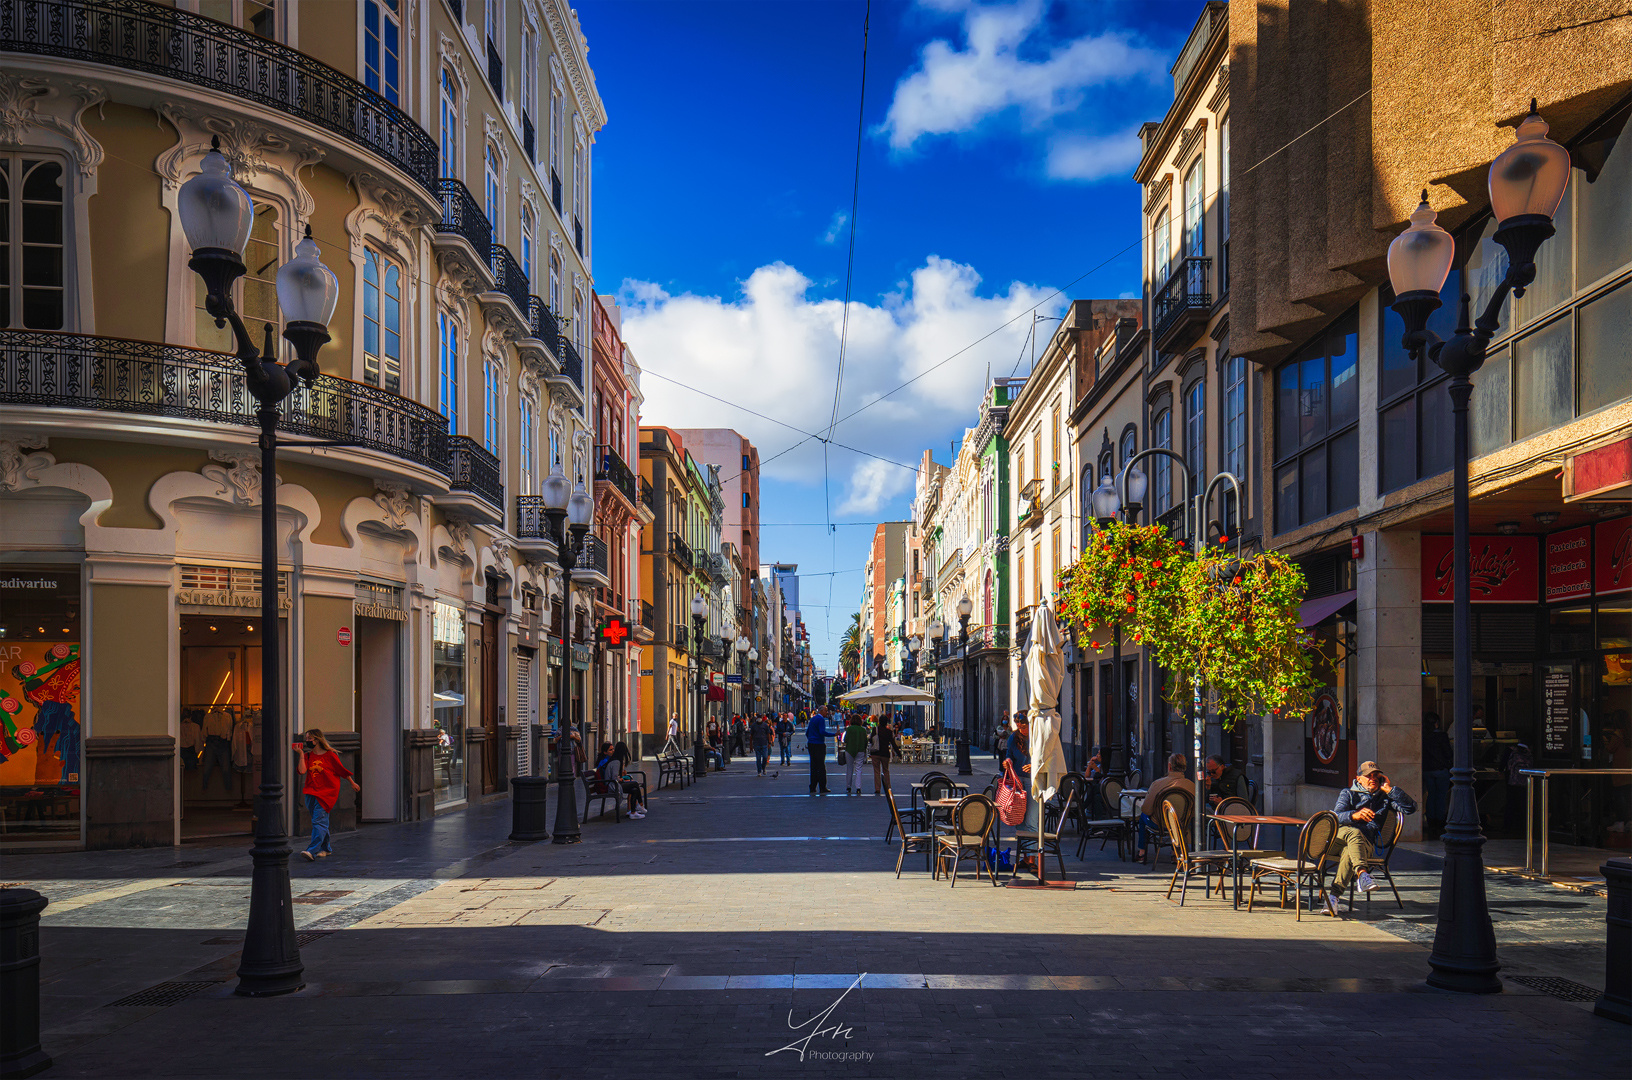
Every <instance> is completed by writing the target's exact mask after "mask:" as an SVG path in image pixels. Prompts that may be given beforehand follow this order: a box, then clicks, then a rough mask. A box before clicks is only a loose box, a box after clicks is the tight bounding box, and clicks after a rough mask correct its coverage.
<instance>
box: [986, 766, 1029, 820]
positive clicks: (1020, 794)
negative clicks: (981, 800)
mask: <svg viewBox="0 0 1632 1080" xmlns="http://www.w3.org/2000/svg"><path fill="white" fill-rule="evenodd" d="M992 801H993V802H995V803H997V816H998V818H999V819H1000V820H1001V821H1002V822H1003V824H1005V825H1019V824H1021V823H1022V822H1024V821H1025V820H1026V789H1025V788H1024V787H1023V786H1021V784H1020V778H1019V777H1018V776H1016V775H1015V772H1014V765H1013V764H1012V763H1010V762H1008V761H1005V762H1004V763H1003V779H1002V780H1001V781H1000V782H999V783H998V785H997V795H996V797H995V798H994V799H993V800H992Z"/></svg>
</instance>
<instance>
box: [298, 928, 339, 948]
mask: <svg viewBox="0 0 1632 1080" xmlns="http://www.w3.org/2000/svg"><path fill="white" fill-rule="evenodd" d="M332 933H334V931H333V930H306V931H304V932H302V933H299V934H296V935H295V948H297V949H304V948H305V947H306V946H308V945H310V944H311V943H312V942H314V941H316V940H317V939H318V938H326V937H328V936H329V935H330V934H332Z"/></svg>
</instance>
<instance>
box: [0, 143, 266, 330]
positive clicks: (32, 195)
mask: <svg viewBox="0 0 1632 1080" xmlns="http://www.w3.org/2000/svg"><path fill="white" fill-rule="evenodd" d="M62 185H63V171H62V163H61V162H59V161H53V160H51V159H49V158H39V157H32V156H28V157H25V156H23V155H21V154H0V275H3V276H0V326H14V327H20V328H22V329H25V330H61V329H62V328H63V320H64V318H65V317H66V313H67V303H66V298H65V293H64V285H65V278H64V273H63V267H64V261H63V255H64V250H63V249H64V243H63V225H64V221H65V218H64V215H63V206H62V202H63V194H62ZM259 223H260V218H259V216H258V215H257V217H256V227H257V229H259ZM254 245H255V241H254V240H251V241H250V246H251V247H253V246H254ZM195 276H196V275H195ZM198 290H199V291H198V305H199V324H200V325H201V326H202V325H208V326H209V328H210V330H211V331H212V332H213V331H214V330H215V320H214V319H209V318H208V316H205V315H204V314H203V307H204V291H203V285H202V283H200V285H199V286H198ZM206 320H207V322H206ZM226 334H227V344H226V345H224V346H222V345H209V346H205V347H207V348H227V349H230V348H231V347H232V345H231V340H232V333H231V331H230V330H228V331H226Z"/></svg>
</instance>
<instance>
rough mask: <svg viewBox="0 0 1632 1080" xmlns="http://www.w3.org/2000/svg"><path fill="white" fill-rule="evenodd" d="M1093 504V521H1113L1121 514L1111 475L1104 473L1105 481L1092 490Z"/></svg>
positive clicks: (1119, 498) (1120, 506)
mask: <svg viewBox="0 0 1632 1080" xmlns="http://www.w3.org/2000/svg"><path fill="white" fill-rule="evenodd" d="M1089 498H1090V499H1092V501H1093V504H1094V519H1095V520H1096V521H1101V522H1107V521H1113V520H1115V518H1116V515H1117V514H1119V513H1121V512H1122V499H1121V497H1120V496H1118V495H1117V493H1116V487H1115V485H1113V484H1112V483H1111V474H1110V473H1106V474H1105V479H1103V480H1101V481H1100V483H1099V486H1098V487H1097V488H1095V489H1094V492H1093V494H1092V495H1091V496H1089Z"/></svg>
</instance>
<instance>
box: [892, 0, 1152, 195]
mask: <svg viewBox="0 0 1632 1080" xmlns="http://www.w3.org/2000/svg"><path fill="white" fill-rule="evenodd" d="M931 6H934V7H936V8H937V9H939V10H943V11H947V10H951V9H953V8H954V6H955V5H952V4H949V3H936V4H934V5H931ZM1044 14H1045V11H1044V7H1043V4H1042V3H1041V0H1021V2H1019V3H1015V4H1011V5H1006V6H990V7H983V6H979V5H973V4H971V5H969V6H967V7H965V8H963V33H964V39H965V45H964V47H963V48H958V47H957V46H955V45H954V44H953V43H951V42H949V41H946V40H944V39H936V40H934V41H931V42H930V43H929V44H928V45H926V46H924V49H923V52H922V53H921V55H920V63H919V66H918V68H917V70H915V71H913V72H912V73H910V74H908V75H907V76H906V77H904V78H903V79H902V80H901V81H900V82H899V83H897V84H896V87H895V97H894V99H893V100H892V101H891V102H890V111H889V114H888V115H887V116H886V118H885V120H884V123H883V124H882V125H881V129H882V131H883V132H884V133H885V134H887V135H888V137H889V142H890V146H891V147H892V148H894V149H896V150H907V149H910V148H911V147H912V146H913V145H915V144H916V143H917V141H918V140H919V139H921V138H924V137H926V136H934V135H951V134H957V133H961V132H967V131H972V130H974V129H975V128H976V127H978V126H979V125H980V124H981V122H982V121H984V120H986V119H987V118H988V117H992V116H996V115H998V114H1000V113H1005V112H1009V111H1011V110H1013V111H1015V112H1017V113H1018V114H1019V116H1020V118H1021V120H1022V121H1023V122H1024V123H1025V124H1027V125H1029V126H1032V127H1037V126H1040V125H1043V124H1045V123H1046V122H1048V121H1050V120H1051V119H1053V118H1055V117H1059V116H1062V115H1063V114H1067V113H1071V112H1074V111H1076V110H1077V109H1078V108H1079V107H1080V106H1081V105H1082V104H1083V102H1084V100H1085V98H1086V94H1087V91H1089V90H1090V89H1092V88H1095V87H1103V86H1109V85H1112V84H1116V83H1124V82H1130V81H1136V80H1152V81H1154V80H1159V79H1160V78H1161V76H1162V74H1163V73H1164V72H1165V71H1166V69H1167V59H1166V58H1165V57H1164V56H1162V55H1161V54H1160V53H1158V52H1156V51H1155V50H1153V49H1150V48H1148V47H1146V46H1144V45H1142V44H1140V43H1139V42H1137V41H1136V40H1135V39H1134V38H1133V37H1132V36H1131V35H1129V34H1127V33H1124V32H1121V31H1116V30H1108V31H1105V32H1104V33H1099V34H1086V35H1084V36H1082V37H1079V38H1076V39H1073V40H1070V41H1066V42H1063V43H1060V44H1057V45H1053V46H1052V47H1048V46H1046V45H1038V46H1034V47H1032V48H1030V49H1027V50H1026V52H1025V53H1024V54H1022V47H1023V46H1025V45H1027V43H1028V42H1029V41H1030V39H1031V38H1032V37H1033V35H1034V34H1035V33H1036V32H1037V31H1039V30H1040V29H1042V28H1043V18H1044ZM1051 175H1052V174H1051ZM1072 178H1075V177H1072Z"/></svg>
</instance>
